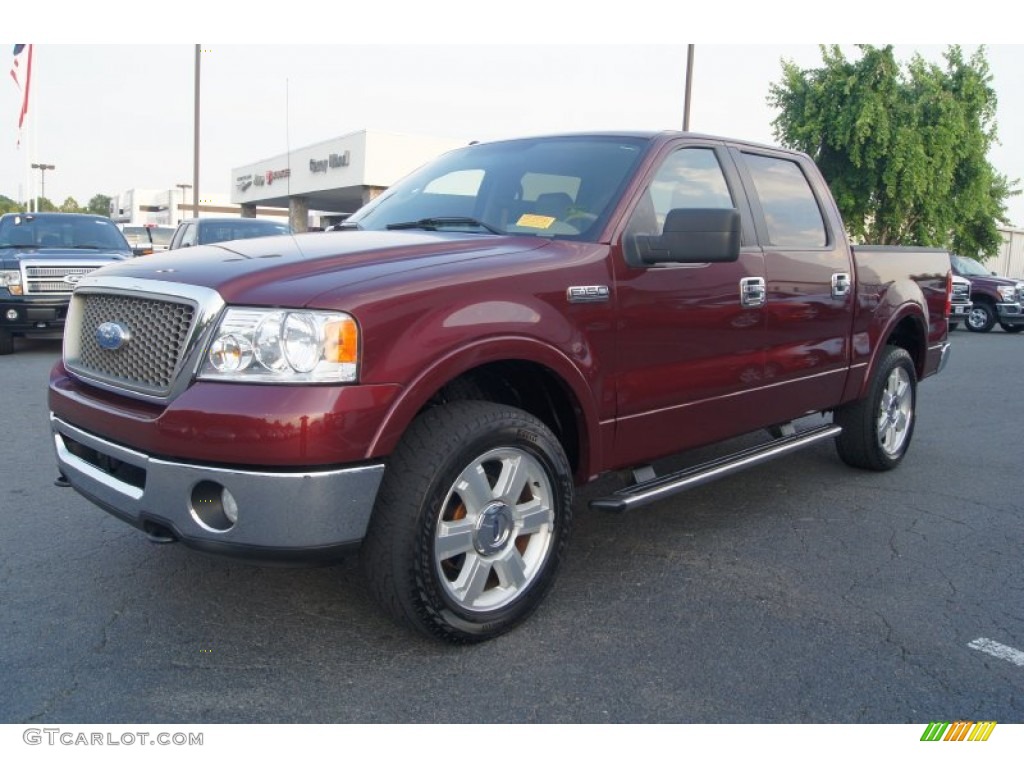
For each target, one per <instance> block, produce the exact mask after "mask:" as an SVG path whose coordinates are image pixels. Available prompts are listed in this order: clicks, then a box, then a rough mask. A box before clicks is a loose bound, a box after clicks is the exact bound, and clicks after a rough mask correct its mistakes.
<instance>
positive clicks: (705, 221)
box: [636, 208, 740, 264]
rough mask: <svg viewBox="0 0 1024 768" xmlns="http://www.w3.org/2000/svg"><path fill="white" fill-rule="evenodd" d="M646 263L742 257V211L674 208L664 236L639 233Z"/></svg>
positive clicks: (637, 242)
mask: <svg viewBox="0 0 1024 768" xmlns="http://www.w3.org/2000/svg"><path fill="white" fill-rule="evenodd" d="M636 245H637V251H638V253H639V256H640V258H641V259H643V261H644V263H646V264H664V263H680V264H703V263H706V262H723V261H736V260H737V259H738V258H739V257H740V213H739V211H737V210H736V209H735V208H673V209H672V210H671V211H669V212H668V216H666V217H665V229H664V231H663V232H662V234H661V235H637V236H636Z"/></svg>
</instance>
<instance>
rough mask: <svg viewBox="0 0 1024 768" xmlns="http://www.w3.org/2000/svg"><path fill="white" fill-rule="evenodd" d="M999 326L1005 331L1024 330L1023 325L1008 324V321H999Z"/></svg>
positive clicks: (1018, 331)
mask: <svg viewBox="0 0 1024 768" xmlns="http://www.w3.org/2000/svg"><path fill="white" fill-rule="evenodd" d="M999 327H1000V328H1002V329H1003V330H1004V331H1006V332H1007V333H1020V332H1021V331H1024V325H1010V324H1009V323H1000V324H999Z"/></svg>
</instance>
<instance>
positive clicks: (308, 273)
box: [91, 230, 548, 307]
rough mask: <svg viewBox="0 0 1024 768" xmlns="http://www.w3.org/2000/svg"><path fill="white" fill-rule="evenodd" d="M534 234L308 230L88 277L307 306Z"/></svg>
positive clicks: (512, 245)
mask: <svg viewBox="0 0 1024 768" xmlns="http://www.w3.org/2000/svg"><path fill="white" fill-rule="evenodd" d="M547 242H548V241H547V240H546V239H544V238H538V237H522V236H499V235H480V234H464V233H449V232H421V231H404V230H403V231H395V232H366V231H358V230H357V231H342V232H310V233H305V234H300V235H282V236H274V237H258V238H250V239H248V240H234V241H230V242H224V243H215V244H213V245H202V246H195V247H192V248H179V249H176V250H173V251H166V252H162V253H159V254H153V255H150V256H140V257H139V258H136V259H131V260H128V261H124V262H121V263H119V264H112V265H110V266H106V267H103V268H102V269H100V270H97V271H96V272H94V273H93V275H92V276H91V277H92V278H94V279H96V280H98V281H100V282H102V279H103V277H105V276H116V277H125V278H133V277H134V278H140V279H147V280H163V281H169V282H176V283H185V284H188V285H200V286H204V287H207V288H213V289H214V290H216V291H217V292H218V293H220V295H221V296H222V297H223V298H224V300H225V301H226V302H228V303H229V304H251V305H256V306H261V305H263V306H265V305H278V306H293V307H300V306H308V305H310V304H311V302H312V301H313V300H314V298H315V297H317V296H318V295H320V294H324V293H332V294H336V293H337V291H338V288H339V287H342V286H344V287H345V288H348V289H350V288H352V287H353V286H361V287H366V284H367V283H370V282H373V281H379V280H382V279H385V278H387V277H391V276H394V275H396V274H400V273H406V272H412V271H416V270H427V271H429V270H432V269H436V268H439V267H443V266H447V265H451V264H456V263H460V262H469V261H472V260H475V259H489V258H494V257H496V256H503V255H506V254H512V253H517V252H522V251H529V250H534V249H537V248H540V247H542V246H544V245H545V244H546V243H547Z"/></svg>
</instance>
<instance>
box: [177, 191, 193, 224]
mask: <svg viewBox="0 0 1024 768" xmlns="http://www.w3.org/2000/svg"><path fill="white" fill-rule="evenodd" d="M174 186H176V187H177V188H178V189H180V190H181V207H180V208H178V213H179V216H178V220H177V221H176V222H174V223H175V224H179V223H180V222H181V219H182V217H181V215H180V214H181V211H182V209H183V208H184V207H185V190H186V189H192V185H191V184H175V185H174Z"/></svg>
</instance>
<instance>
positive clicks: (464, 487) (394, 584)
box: [361, 401, 573, 643]
mask: <svg viewBox="0 0 1024 768" xmlns="http://www.w3.org/2000/svg"><path fill="white" fill-rule="evenodd" d="M499 484H503V487H500V488H499ZM572 496H573V483H572V472H571V470H570V468H569V462H568V461H567V459H566V457H565V452H564V451H563V450H562V446H561V445H560V444H559V442H558V440H557V439H556V438H555V436H554V435H553V434H552V433H551V431H550V430H549V429H548V428H547V427H546V426H545V425H544V424H542V423H541V422H540V421H538V420H537V419H536V418H534V417H533V416H531V415H530V414H528V413H526V412H525V411H521V410H519V409H518V408H513V407H511V406H505V405H497V404H494V403H487V402H480V401H462V402H455V403H449V404H446V405H442V406H438V407H436V408H432V409H431V410H429V411H426V412H425V413H423V414H422V415H421V416H420V417H419V418H418V419H417V420H416V421H415V422H414V423H413V425H412V426H411V427H410V428H409V431H408V432H407V433H406V435H405V436H404V437H403V438H402V441H401V443H400V444H399V446H398V448H397V449H396V451H395V453H394V454H393V455H392V456H391V457H390V459H389V460H388V466H387V470H386V471H385V474H384V480H383V482H382V483H381V488H380V492H379V493H378V495H377V504H376V507H375V509H374V513H373V518H372V519H371V521H370V526H369V530H368V531H367V536H366V539H365V541H364V542H363V546H362V551H361V561H362V566H363V571H364V573H365V575H366V578H367V583H368V590H369V592H370V594H371V595H372V596H373V598H374V599H375V600H376V602H377V603H379V604H380V606H381V607H382V608H383V609H384V610H385V611H386V612H387V613H388V614H390V616H391V617H392V618H394V619H395V620H396V621H398V622H399V623H400V624H404V625H406V626H409V627H412V628H414V629H416V630H418V631H420V632H422V633H424V634H427V635H430V636H433V637H436V638H440V639H442V640H445V641H448V642H453V643H475V642H480V641H483V640H488V639H490V638H493V637H496V636H497V635H500V634H502V633H504V632H507V631H508V630H510V629H511V628H512V627H514V626H516V625H517V624H519V623H520V622H521V621H523V620H524V619H525V618H526V617H527V616H529V615H530V614H531V613H532V612H533V611H534V610H535V609H536V608H537V606H538V605H539V604H540V602H541V600H542V599H543V598H544V595H545V594H546V593H547V592H548V590H549V589H550V588H551V586H552V584H553V583H554V579H555V574H556V572H557V570H558V566H559V563H560V561H561V559H562V556H563V553H564V551H565V546H566V543H567V542H568V539H569V533H570V530H571V524H572ZM442 547H444V549H442Z"/></svg>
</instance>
